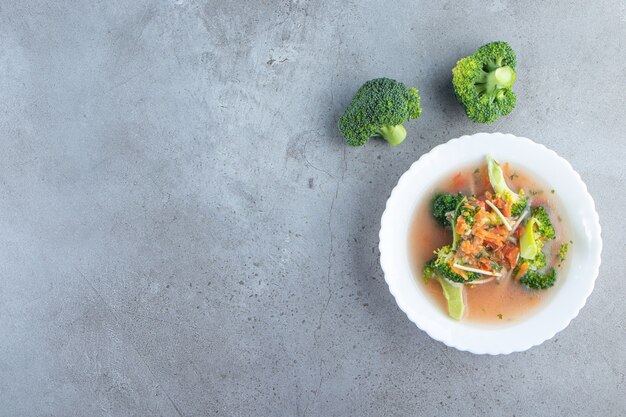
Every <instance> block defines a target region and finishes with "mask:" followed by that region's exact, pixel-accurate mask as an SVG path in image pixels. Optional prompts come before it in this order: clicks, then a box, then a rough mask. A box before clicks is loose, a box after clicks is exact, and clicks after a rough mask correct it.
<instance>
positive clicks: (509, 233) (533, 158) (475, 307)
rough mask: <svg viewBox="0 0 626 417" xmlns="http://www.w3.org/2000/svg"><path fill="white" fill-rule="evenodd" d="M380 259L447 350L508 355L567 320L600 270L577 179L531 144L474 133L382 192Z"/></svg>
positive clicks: (591, 219) (405, 304) (393, 288)
mask: <svg viewBox="0 0 626 417" xmlns="http://www.w3.org/2000/svg"><path fill="white" fill-rule="evenodd" d="M379 249H380V262H381V266H382V269H383V272H384V274H385V280H386V281H387V284H388V285H389V290H390V292H391V293H392V294H393V296H394V297H395V299H396V302H397V304H398V306H399V307H400V308H401V309H402V310H403V311H404V312H405V313H406V314H407V316H408V318H409V319H410V320H411V321H413V322H414V323H415V324H416V325H417V327H419V328H420V329H421V330H423V331H425V332H426V333H427V334H428V335H430V336H431V337H432V338H433V339H435V340H438V341H441V342H443V343H445V344H446V345H448V346H450V347H454V348H457V349H459V350H464V351H470V352H472V353H476V354H494V355H495V354H508V353H511V352H519V351H524V350H527V349H529V348H531V347H532V346H536V345H538V344H541V343H543V342H544V341H546V340H548V339H550V338H551V337H553V336H554V335H555V334H556V333H557V332H559V331H561V330H563V329H564V328H565V327H566V326H567V325H568V324H569V323H570V321H571V320H572V319H573V318H575V317H576V315H577V314H578V312H579V310H580V309H581V308H582V307H583V306H584V305H585V302H586V300H587V298H588V297H589V295H590V294H591V292H592V290H593V287H594V282H595V279H596V277H597V275H598V270H599V266H600V255H601V250H602V240H601V236H600V223H599V217H598V214H597V212H596V210H595V205H594V201H593V199H592V197H591V196H590V195H589V193H588V191H587V187H586V186H585V184H584V183H583V181H582V179H581V178H580V175H578V173H576V171H574V169H573V168H572V166H571V165H570V164H569V162H567V161H566V160H565V159H563V158H562V157H560V156H558V155H557V154H556V153H555V152H554V151H552V150H549V149H548V148H546V147H545V146H543V145H540V144H537V143H535V142H533V141H531V140H530V139H527V138H521V137H516V136H513V135H509V134H501V133H478V134H475V135H471V136H463V137H461V138H458V139H453V140H451V141H449V142H447V143H445V144H443V145H439V146H437V147H435V148H434V149H433V150H431V151H430V152H429V153H427V154H425V155H423V156H422V157H420V158H419V160H418V161H416V162H415V163H414V164H413V165H412V166H411V167H410V169H409V170H408V171H407V172H405V173H404V174H403V175H402V176H401V178H400V180H399V181H398V184H397V185H396V187H395V188H394V189H393V191H392V192H391V196H390V197H389V199H388V201H387V205H386V208H385V212H384V213H383V216H382V219H381V230H380V245H379Z"/></svg>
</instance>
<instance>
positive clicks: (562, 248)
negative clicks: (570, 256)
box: [557, 242, 569, 266]
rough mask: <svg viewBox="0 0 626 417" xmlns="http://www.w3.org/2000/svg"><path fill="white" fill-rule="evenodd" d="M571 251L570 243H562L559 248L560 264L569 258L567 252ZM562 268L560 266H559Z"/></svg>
mask: <svg viewBox="0 0 626 417" xmlns="http://www.w3.org/2000/svg"><path fill="white" fill-rule="evenodd" d="M568 250H569V243H567V242H565V243H561V246H560V247H559V254H558V255H557V256H558V258H559V262H563V261H564V260H565V258H566V257H567V251H568ZM559 266H560V265H559Z"/></svg>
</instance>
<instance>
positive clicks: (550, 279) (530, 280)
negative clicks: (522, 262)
mask: <svg viewBox="0 0 626 417" xmlns="http://www.w3.org/2000/svg"><path fill="white" fill-rule="evenodd" d="M555 283H556V270H555V269H554V268H550V269H549V270H548V272H546V273H541V272H539V271H533V270H530V269H529V270H528V272H526V273H525V274H524V276H523V277H522V278H521V279H520V284H522V285H525V286H527V287H528V288H531V289H533V290H545V289H547V288H550V287H552V286H553V285H554V284H555Z"/></svg>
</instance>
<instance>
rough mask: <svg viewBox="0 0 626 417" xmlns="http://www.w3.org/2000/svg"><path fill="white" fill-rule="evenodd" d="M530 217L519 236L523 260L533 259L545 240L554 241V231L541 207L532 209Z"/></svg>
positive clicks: (546, 213) (548, 217) (544, 210)
mask: <svg viewBox="0 0 626 417" xmlns="http://www.w3.org/2000/svg"><path fill="white" fill-rule="evenodd" d="M530 214H531V217H530V219H528V221H527V222H526V224H525V226H524V232H523V233H522V235H521V236H520V240H519V242H520V256H521V257H522V258H524V259H535V256H537V255H538V254H539V253H541V248H542V247H543V245H544V244H545V242H546V240H550V239H554V237H555V231H554V226H552V222H551V221H550V216H548V212H547V211H546V209H545V208H543V207H542V206H537V207H533V208H532V209H531V211H530Z"/></svg>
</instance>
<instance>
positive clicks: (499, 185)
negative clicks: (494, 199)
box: [487, 155, 528, 217]
mask: <svg viewBox="0 0 626 417" xmlns="http://www.w3.org/2000/svg"><path fill="white" fill-rule="evenodd" d="M487 173H488V174H489V182H490V183H491V186H492V187H493V190H494V191H495V192H496V194H497V195H500V196H501V197H502V198H503V199H504V200H506V201H508V202H509V203H511V204H512V206H511V216H514V217H517V216H519V215H520V214H522V212H523V211H524V210H525V209H526V207H527V206H528V198H527V197H526V195H525V193H524V190H519V194H518V193H516V192H514V191H513V190H511V189H510V188H509V186H508V184H507V183H506V180H505V178H504V172H503V171H502V167H501V166H500V164H499V163H498V161H496V160H495V159H494V158H493V156H491V155H487Z"/></svg>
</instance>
